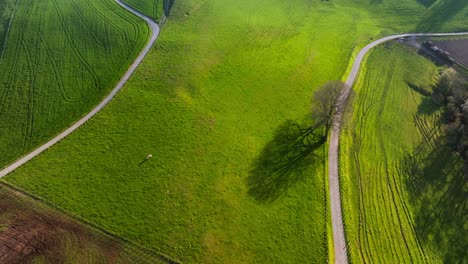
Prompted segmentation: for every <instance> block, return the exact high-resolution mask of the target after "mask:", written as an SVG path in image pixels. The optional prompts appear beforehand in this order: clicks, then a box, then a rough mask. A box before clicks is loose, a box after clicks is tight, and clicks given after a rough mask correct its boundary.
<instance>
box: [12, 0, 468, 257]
mask: <svg viewBox="0 0 468 264" xmlns="http://www.w3.org/2000/svg"><path fill="white" fill-rule="evenodd" d="M428 10H431V9H428V8H427V7H425V6H424V5H422V4H420V3H418V2H416V1H409V0H402V1H380V2H379V1H372V3H371V4H369V3H368V1H344V0H343V1H330V2H328V1H308V0H307V1H306V0H292V1H270V0H205V1H198V0H197V1H195V0H179V1H177V2H176V3H175V6H174V9H173V14H172V17H171V19H170V20H169V21H168V22H167V24H166V25H165V28H164V30H163V32H162V35H161V38H160V39H159V40H158V43H157V45H156V47H155V49H154V50H153V51H152V52H151V54H149V56H148V58H147V59H146V60H145V62H144V63H143V65H142V66H141V67H140V68H139V69H138V71H137V73H136V75H135V76H134V77H133V78H132V79H131V80H130V82H129V83H128V85H127V86H126V88H125V89H124V91H123V92H122V93H120V94H119V95H118V96H117V98H116V99H115V100H114V101H113V102H112V103H111V104H110V105H109V106H108V107H107V108H106V109H105V110H104V111H103V112H101V113H100V114H99V115H98V116H97V117H96V118H94V119H93V120H91V121H90V122H89V123H88V124H87V125H85V126H84V127H83V128H82V129H80V131H78V132H77V133H75V134H73V135H71V136H70V137H69V138H68V139H66V140H65V141H64V142H62V143H59V144H58V145H57V146H55V147H54V148H52V149H51V150H50V151H47V152H45V153H44V154H42V155H41V156H40V157H38V158H37V159H35V160H33V161H32V162H30V163H28V164H26V165H25V166H24V167H23V168H21V169H19V170H18V171H16V172H15V173H13V174H12V175H11V176H9V177H7V180H8V181H10V182H12V183H14V184H17V185H18V186H21V187H22V188H25V189H27V190H28V191H31V192H33V193H34V194H37V195H39V196H41V197H44V198H45V199H47V200H49V201H51V202H53V203H54V204H56V205H58V206H59V207H62V208H66V209H67V210H68V211H71V212H72V213H74V214H77V215H79V216H80V217H83V218H85V219H87V220H89V221H92V222H94V223H96V224H98V225H99V226H101V227H104V228H106V229H108V230H111V231H112V232H115V233H117V234H119V235H122V236H124V237H126V238H128V239H131V240H132V241H136V242H138V243H142V244H145V245H147V246H149V247H153V248H155V249H158V250H160V251H162V252H165V253H166V254H168V255H170V256H175V257H176V258H178V259H181V260H182V261H185V262H189V263H201V262H203V263H221V262H234V263H239V262H252V263H255V262H259V263H265V262H267V263H275V262H276V263H286V262H291V263H303V262H312V263H324V262H326V261H327V258H328V245H329V243H328V242H329V241H327V240H328V236H329V233H328V232H327V230H328V229H327V224H328V223H327V219H328V212H327V205H328V201H327V185H326V184H327V183H326V166H325V160H326V155H325V153H326V149H325V148H326V147H325V146H320V147H319V148H318V149H316V150H315V152H314V153H313V154H314V155H307V156H306V155H301V152H299V153H297V149H296V148H294V147H293V146H294V145H293V144H292V143H291V142H295V141H296V140H297V138H299V137H301V133H300V128H301V127H302V126H304V125H306V124H307V118H308V115H309V107H310V97H311V95H312V92H313V90H314V89H315V88H316V87H318V86H320V85H322V84H323V83H325V82H327V81H328V80H333V79H340V78H342V76H343V75H344V73H345V72H346V71H347V66H348V64H349V61H350V58H351V57H352V55H353V52H355V51H356V50H358V49H359V47H362V46H363V45H364V44H366V43H368V42H369V41H370V40H371V39H372V38H375V37H377V36H381V35H385V34H387V33H390V32H396V31H412V30H414V29H415V28H416V27H417V26H418V23H419V22H420V21H422V19H424V18H425V17H427V16H430V11H428ZM466 11H467V9H466V7H465V9H460V13H459V14H456V15H454V16H453V18H450V19H449V20H447V22H446V23H443V24H441V27H440V28H438V29H437V30H439V29H440V30H448V29H449V28H451V27H453V28H456V29H458V28H459V27H462V26H463V27H468V25H467V24H466V21H465V24H461V23H462V22H460V21H463V16H464V14H465V13H466ZM438 26H439V25H438ZM150 153H151V154H153V156H154V157H153V159H151V160H149V161H145V160H144V159H145V157H146V156H147V155H148V154H150ZM281 154H282V155H281Z"/></svg>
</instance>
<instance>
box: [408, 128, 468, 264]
mask: <svg viewBox="0 0 468 264" xmlns="http://www.w3.org/2000/svg"><path fill="white" fill-rule="evenodd" d="M420 130H421V128H420ZM433 130H434V128H427V129H426V131H421V133H422V134H423V135H430V136H429V137H426V138H425V140H424V142H422V143H421V144H420V145H419V146H418V147H417V148H416V149H415V151H414V152H413V153H411V154H408V155H406V156H405V157H404V158H403V159H402V160H401V162H400V173H401V174H402V175H403V179H404V180H405V183H406V187H407V190H408V194H409V198H410V199H409V201H410V203H411V204H412V208H414V210H413V212H414V219H413V220H414V229H415V231H416V234H417V235H418V238H419V240H420V241H421V242H422V243H424V244H426V245H428V246H429V247H430V248H432V250H434V251H436V252H438V255H439V256H441V257H442V258H443V262H444V263H460V262H463V261H464V260H466V258H467V254H466V249H467V248H468V247H467V246H468V240H467V237H468V229H467V228H466V225H467V221H468V204H467V195H468V186H467V179H466V178H465V177H464V175H463V161H462V160H461V159H460V157H458V156H457V155H455V154H454V153H453V151H452V150H451V149H450V148H448V147H447V146H446V144H445V139H444V137H443V136H442V134H441V133H429V131H433Z"/></svg>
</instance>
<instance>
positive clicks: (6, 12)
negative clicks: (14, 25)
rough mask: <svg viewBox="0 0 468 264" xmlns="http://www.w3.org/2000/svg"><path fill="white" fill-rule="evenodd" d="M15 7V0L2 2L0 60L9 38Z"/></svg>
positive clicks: (0, 7) (0, 5) (0, 3)
mask: <svg viewBox="0 0 468 264" xmlns="http://www.w3.org/2000/svg"><path fill="white" fill-rule="evenodd" d="M14 9H15V1H14V0H3V1H1V2H0V10H1V11H0V61H1V58H2V56H3V49H4V47H5V43H6V40H7V37H6V36H7V34H8V29H9V27H10V21H11V19H12V14H13V13H14V12H13V11H14Z"/></svg>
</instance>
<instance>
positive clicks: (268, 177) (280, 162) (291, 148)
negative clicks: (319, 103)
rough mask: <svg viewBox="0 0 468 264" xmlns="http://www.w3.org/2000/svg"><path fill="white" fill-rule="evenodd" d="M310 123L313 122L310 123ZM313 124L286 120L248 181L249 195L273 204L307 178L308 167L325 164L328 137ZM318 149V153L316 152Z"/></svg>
mask: <svg viewBox="0 0 468 264" xmlns="http://www.w3.org/2000/svg"><path fill="white" fill-rule="evenodd" d="M309 123H310V121H309ZM316 132H317V131H314V129H312V128H311V127H310V124H306V125H302V124H299V123H297V122H295V121H292V120H287V121H286V122H285V123H284V124H282V125H280V126H279V127H278V128H277V130H276V131H275V135H274V137H273V140H271V141H270V142H268V144H267V145H266V146H265V148H264V149H263V150H262V153H261V154H260V156H259V157H258V158H257V159H256V160H255V161H254V165H253V169H252V171H251V172H250V176H249V177H248V179H247V186H248V187H249V191H248V193H249V194H250V195H251V196H253V197H254V198H255V199H256V200H258V201H261V202H273V201H275V200H276V199H278V198H279V197H281V196H282V195H283V194H284V193H286V192H287V190H288V189H289V188H291V187H292V186H294V184H296V183H297V182H298V181H301V180H304V179H305V178H306V177H307V173H308V171H307V168H309V167H310V166H317V165H316V164H322V163H323V162H324V157H323V155H322V154H323V145H324V144H325V140H326V139H325V137H323V135H321V134H316ZM317 150H321V152H320V151H318V153H315V152H316V151H317Z"/></svg>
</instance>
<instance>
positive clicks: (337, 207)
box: [328, 32, 468, 264]
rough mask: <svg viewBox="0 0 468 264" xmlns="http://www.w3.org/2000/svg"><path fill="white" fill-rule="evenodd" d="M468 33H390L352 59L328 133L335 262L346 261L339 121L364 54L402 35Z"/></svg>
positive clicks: (453, 34)
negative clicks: (339, 159)
mask: <svg viewBox="0 0 468 264" xmlns="http://www.w3.org/2000/svg"><path fill="white" fill-rule="evenodd" d="M461 35H468V32H460V33H408V34H400V35H392V36H388V37H384V38H381V39H379V40H376V41H374V42H372V43H371V44H369V45H367V46H365V47H364V48H363V49H362V50H361V51H359V54H358V55H357V57H356V58H355V60H354V63H353V68H352V69H351V72H350V73H349V76H348V78H347V79H346V82H345V89H344V90H343V92H342V94H341V95H340V98H339V100H338V104H337V106H336V107H337V111H336V112H337V114H336V115H335V118H334V120H333V128H332V131H331V135H330V145H329V148H328V178H329V184H330V208H331V216H332V227H333V244H334V250H335V263H340V264H341V263H348V253H347V250H346V240H345V235H344V230H343V217H342V210H341V199H340V180H339V165H338V164H339V163H338V148H339V139H340V132H341V123H342V119H343V110H344V107H345V105H346V101H347V99H348V96H349V93H350V91H351V89H352V87H353V84H354V82H355V80H356V77H357V75H358V73H359V69H360V67H361V63H362V61H363V59H364V57H365V56H366V54H367V53H368V52H369V51H370V50H371V49H372V48H374V47H375V46H377V45H380V44H382V43H385V42H387V41H390V40H394V39H397V38H403V37H422V36H426V37H430V36H433V37H435V36H461Z"/></svg>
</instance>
